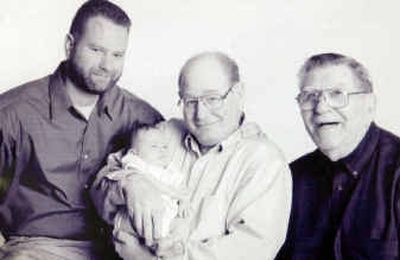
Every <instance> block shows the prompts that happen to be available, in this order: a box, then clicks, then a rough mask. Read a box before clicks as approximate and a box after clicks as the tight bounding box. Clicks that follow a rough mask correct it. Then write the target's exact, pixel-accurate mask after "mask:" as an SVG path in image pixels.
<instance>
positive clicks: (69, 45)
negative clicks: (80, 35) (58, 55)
mask: <svg viewBox="0 0 400 260" xmlns="http://www.w3.org/2000/svg"><path fill="white" fill-rule="evenodd" d="M74 45H75V38H74V36H73V35H72V34H70V33H68V34H67V35H66V36H65V55H66V57H67V59H69V58H70V57H71V54H72V51H73V49H74Z"/></svg>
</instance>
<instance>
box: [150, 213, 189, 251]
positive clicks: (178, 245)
mask: <svg viewBox="0 0 400 260" xmlns="http://www.w3.org/2000/svg"><path fill="white" fill-rule="evenodd" d="M189 221H190V219H189V218H175V219H174V220H173V221H172V223H171V226H170V228H171V230H170V234H169V235H168V236H167V237H164V238H161V239H159V240H158V241H157V242H156V246H155V249H154V252H155V254H156V255H157V256H159V257H172V256H178V255H182V254H184V251H185V244H186V242H187V240H188V236H189V224H190V222H189Z"/></svg>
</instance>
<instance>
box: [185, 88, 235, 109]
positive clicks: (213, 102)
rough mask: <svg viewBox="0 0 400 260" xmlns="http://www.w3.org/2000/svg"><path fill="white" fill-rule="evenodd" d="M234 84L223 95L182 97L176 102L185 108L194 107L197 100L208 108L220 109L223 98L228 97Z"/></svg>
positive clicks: (197, 102)
mask: <svg viewBox="0 0 400 260" xmlns="http://www.w3.org/2000/svg"><path fill="white" fill-rule="evenodd" d="M234 86H236V84H234V85H233V86H231V87H230V88H229V89H228V90H227V91H226V92H225V94H223V95H206V96H201V97H182V98H181V99H180V100H179V102H178V104H183V105H184V106H185V108H187V109H194V108H196V107H197V105H198V104H199V102H201V103H203V105H204V106H206V107H207V108H208V109H220V108H222V106H223V105H224V101H225V99H226V98H227V97H228V95H229V93H231V92H232V89H233V87H234Z"/></svg>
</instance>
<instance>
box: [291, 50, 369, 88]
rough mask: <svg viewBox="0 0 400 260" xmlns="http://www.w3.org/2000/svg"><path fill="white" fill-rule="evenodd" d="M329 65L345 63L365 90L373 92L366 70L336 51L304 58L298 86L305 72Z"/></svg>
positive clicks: (301, 83)
mask: <svg viewBox="0 0 400 260" xmlns="http://www.w3.org/2000/svg"><path fill="white" fill-rule="evenodd" d="M329 65H346V66H347V67H348V68H349V69H350V70H351V71H352V72H353V73H354V75H355V76H356V77H357V78H358V80H359V81H360V83H361V87H362V88H364V90H365V91H368V92H373V86H372V81H371V79H370V76H369V73H368V70H367V69H366V68H365V67H364V66H363V65H362V64H361V63H360V62H358V61H356V60H355V59H353V58H351V57H348V56H345V55H342V54H338V53H321V54H317V55H314V56H311V57H310V58H308V59H307V60H306V62H305V63H304V64H303V66H302V67H301V69H300V71H299V74H298V76H299V80H300V86H303V84H304V80H305V77H306V76H307V74H308V73H309V72H310V71H312V70H313V69H316V68H321V67H326V66H329Z"/></svg>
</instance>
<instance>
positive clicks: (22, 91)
mask: <svg viewBox="0 0 400 260" xmlns="http://www.w3.org/2000/svg"><path fill="white" fill-rule="evenodd" d="M65 77H66V72H65V64H64V63H62V64H61V65H60V66H59V68H58V69H57V70H56V72H55V73H54V74H52V75H49V76H47V77H45V78H42V79H40V80H37V81H34V82H30V83H27V84H25V85H23V86H20V87H18V88H15V89H12V90H10V91H8V92H6V93H4V94H2V95H1V96H0V230H1V232H2V233H4V234H5V236H6V237H8V236H12V235H13V236H15V235H18V236H44V237H55V238H66V239H78V240H85V239H91V238H93V237H94V236H95V235H96V234H95V229H96V227H95V224H96V223H95V214H94V210H93V209H92V207H91V206H90V205H91V204H90V202H89V200H88V198H89V197H88V192H87V188H88V186H89V185H90V184H91V181H92V179H93V178H94V177H95V174H96V173H97V172H98V170H99V169H100V167H101V166H102V165H103V164H104V163H105V160H106V157H107V155H108V154H109V153H110V152H114V151H117V150H118V149H120V148H121V147H123V146H125V145H126V143H127V142H128V140H129V136H130V133H131V132H132V131H134V130H135V129H136V128H137V127H139V126H140V125H143V124H154V123H155V122H157V121H159V120H161V119H162V116H161V115H160V114H159V113H158V112H157V111H156V110H155V109H154V108H152V107H151V106H150V105H149V104H147V103H146V102H144V101H143V100H141V99H139V98H137V97H135V96H134V95H132V94H129V93H128V92H127V91H125V90H122V89H120V88H119V87H117V86H114V87H113V88H111V89H110V90H109V91H107V92H106V93H105V94H103V95H102V96H101V97H100V99H99V101H98V102H97V104H96V107H95V109H94V110H93V112H92V113H91V115H90V117H89V119H88V120H86V119H85V118H84V117H83V116H81V115H80V114H79V113H78V112H77V111H76V110H75V109H74V108H73V107H72V103H71V100H70V99H69V96H68V94H67V93H66V90H65Z"/></svg>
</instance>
